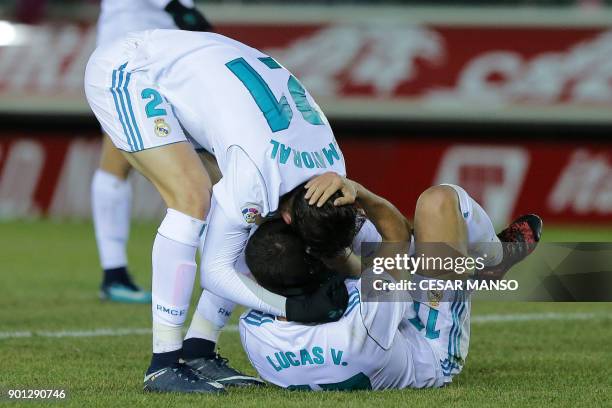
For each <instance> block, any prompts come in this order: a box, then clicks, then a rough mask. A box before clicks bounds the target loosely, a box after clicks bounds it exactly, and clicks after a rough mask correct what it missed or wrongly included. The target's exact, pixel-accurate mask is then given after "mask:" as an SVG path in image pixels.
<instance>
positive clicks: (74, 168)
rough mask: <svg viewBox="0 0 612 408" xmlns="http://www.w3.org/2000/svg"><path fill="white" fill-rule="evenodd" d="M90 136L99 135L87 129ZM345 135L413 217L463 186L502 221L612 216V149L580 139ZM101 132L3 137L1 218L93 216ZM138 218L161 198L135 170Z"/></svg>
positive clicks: (368, 171) (353, 163) (375, 181)
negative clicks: (424, 195) (427, 197)
mask: <svg viewBox="0 0 612 408" xmlns="http://www.w3.org/2000/svg"><path fill="white" fill-rule="evenodd" d="M90 136H93V135H90ZM425 140H426V139H423V141H421V140H407V139H388V140H387V139H381V140H375V139H367V140H366V139H355V140H353V139H340V140H339V142H340V146H341V148H342V151H343V154H344V156H345V159H346V162H347V166H348V173H349V177H352V178H354V179H356V180H358V181H360V182H362V183H363V184H364V185H366V186H367V187H368V188H370V189H372V190H373V191H375V192H376V193H379V194H381V195H383V196H385V197H387V198H388V199H389V200H391V201H392V202H393V203H395V204H396V205H397V206H398V207H399V208H400V209H401V210H402V211H403V212H404V213H405V214H407V215H411V214H412V212H413V210H414V205H415V202H416V199H417V197H418V195H419V193H420V192H422V191H423V190H425V189H426V188H427V187H428V186H430V185H433V184H438V183H455V184H459V185H461V186H463V187H464V188H465V189H466V190H467V191H468V192H469V193H470V194H471V195H472V196H473V197H474V198H475V199H476V200H477V201H479V202H480V203H481V204H482V205H483V207H484V208H485V209H486V210H487V212H489V214H490V215H491V217H492V218H493V219H494V221H495V222H496V223H498V224H503V223H504V222H506V221H507V220H509V219H510V218H511V217H513V216H515V215H517V214H521V213H526V212H536V213H538V214H540V215H541V216H542V217H543V218H544V219H545V220H546V221H547V222H552V223H585V222H586V223H612V181H611V180H612V150H611V149H610V148H609V147H603V146H602V147H598V146H589V147H584V146H581V145H578V144H575V143H558V144H555V145H551V144H544V143H538V142H533V143H521V144H496V145H486V144H474V143H469V144H458V143H454V142H453V141H450V140H436V141H425ZM99 148H100V145H99V142H98V139H97V138H92V137H78V138H72V137H69V136H62V135H54V136H53V137H51V136H49V135H45V136H41V137H26V136H24V135H9V137H8V138H3V139H0V217H3V218H7V217H18V216H30V215H42V214H49V215H52V216H69V217H88V216H89V213H90V203H89V183H90V180H91V175H92V173H93V171H94V170H95V168H96V166H97V158H98V155H99ZM134 197H135V199H134V205H135V208H134V216H135V217H136V218H152V217H157V216H158V215H160V214H162V212H163V209H164V206H163V204H162V202H161V200H160V198H159V196H158V195H157V193H156V192H155V190H154V189H153V187H152V186H151V185H150V184H149V183H148V182H147V181H146V180H144V179H143V178H142V177H140V176H138V177H135V178H134Z"/></svg>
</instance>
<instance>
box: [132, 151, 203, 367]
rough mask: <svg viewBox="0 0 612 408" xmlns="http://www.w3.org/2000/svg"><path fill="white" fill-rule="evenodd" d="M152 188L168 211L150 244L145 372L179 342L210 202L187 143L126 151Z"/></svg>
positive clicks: (173, 357)
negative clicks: (149, 343)
mask: <svg viewBox="0 0 612 408" xmlns="http://www.w3.org/2000/svg"><path fill="white" fill-rule="evenodd" d="M126 157H127V158H128V160H129V161H130V163H131V164H132V165H133V166H134V167H135V168H136V169H138V170H139V171H140V172H141V173H142V174H143V175H144V176H145V177H147V178H148V179H149V180H150V181H151V182H152V183H153V185H155V187H156V188H157V190H158V191H159V193H160V194H161V196H162V198H163V199H164V201H165V203H166V205H167V206H168V212H167V214H166V217H165V218H164V220H163V221H162V223H161V225H160V227H159V229H158V233H157V236H156V237H155V242H154V244H153V253H152V264H153V285H152V287H153V302H152V308H153V353H154V354H153V358H152V360H151V366H150V367H149V370H148V373H152V372H155V371H157V370H160V369H162V368H164V367H168V366H172V365H173V364H175V363H176V362H177V361H178V358H179V356H180V349H181V347H182V342H183V335H182V331H181V328H182V326H183V323H184V322H185V318H186V315H187V310H188V307H189V301H190V298H191V292H192V290H193V284H194V280H195V273H196V263H195V255H196V250H197V248H198V245H199V240H200V235H201V233H202V231H203V229H204V225H205V224H204V217H205V215H206V213H207V212H208V208H209V206H210V191H211V187H212V186H211V181H210V178H209V177H208V174H207V173H206V171H205V169H204V167H203V165H202V163H201V161H200V160H199V158H198V156H197V154H196V153H195V151H194V150H193V148H192V147H191V145H190V144H189V143H188V142H179V143H174V144H170V145H166V146H161V147H157V148H154V149H149V150H144V151H141V152H137V153H132V154H126Z"/></svg>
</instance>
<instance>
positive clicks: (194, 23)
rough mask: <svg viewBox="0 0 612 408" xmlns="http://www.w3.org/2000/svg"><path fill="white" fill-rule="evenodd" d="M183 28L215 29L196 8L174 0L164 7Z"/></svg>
mask: <svg viewBox="0 0 612 408" xmlns="http://www.w3.org/2000/svg"><path fill="white" fill-rule="evenodd" d="M164 10H166V12H167V13H168V14H170V15H171V16H172V19H173V20H174V24H176V26H177V27H178V28H180V29H181V30H187V31H213V26H212V24H210V22H209V21H208V20H207V19H206V17H204V15H203V14H202V13H200V12H199V11H198V10H197V9H196V8H189V7H185V6H184V5H183V4H181V2H180V1H179V0H172V1H171V2H170V3H168V5H166V7H165V8H164Z"/></svg>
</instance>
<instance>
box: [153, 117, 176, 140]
mask: <svg viewBox="0 0 612 408" xmlns="http://www.w3.org/2000/svg"><path fill="white" fill-rule="evenodd" d="M154 130H155V134H156V135H157V136H159V137H166V136H168V135H169V134H170V132H171V130H172V129H170V125H169V124H167V123H166V121H165V120H164V119H163V118H160V119H155V127H154Z"/></svg>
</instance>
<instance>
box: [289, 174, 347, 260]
mask: <svg viewBox="0 0 612 408" xmlns="http://www.w3.org/2000/svg"><path fill="white" fill-rule="evenodd" d="M305 184H306V183H304V184H300V185H299V186H297V187H296V188H295V189H293V190H292V191H291V192H290V193H289V196H290V199H291V201H290V203H291V207H290V208H291V217H292V221H291V226H292V227H293V229H294V230H295V231H296V232H297V233H298V235H299V236H300V237H301V238H302V239H303V240H304V242H305V243H306V245H307V246H308V247H309V252H310V253H311V254H314V255H317V256H320V257H325V258H331V257H334V256H337V255H339V254H341V253H342V252H343V251H344V250H345V249H346V248H349V247H350V246H351V244H352V243H353V239H354V238H355V235H356V234H357V231H358V230H359V227H358V213H359V211H358V209H357V206H356V205H354V204H349V205H343V206H338V207H337V206H335V205H334V200H336V199H337V198H340V197H342V193H341V192H340V191H337V192H336V193H334V194H333V195H332V196H331V197H330V198H329V199H328V200H327V201H326V202H325V204H323V205H322V206H321V207H317V206H316V205H310V204H308V200H307V199H306V198H305V197H304V196H305V194H306V191H307V190H306V189H305V188H304V185H305Z"/></svg>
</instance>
